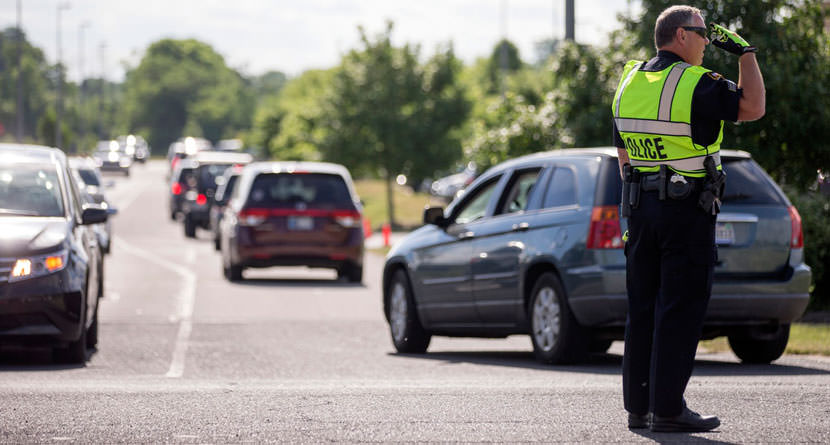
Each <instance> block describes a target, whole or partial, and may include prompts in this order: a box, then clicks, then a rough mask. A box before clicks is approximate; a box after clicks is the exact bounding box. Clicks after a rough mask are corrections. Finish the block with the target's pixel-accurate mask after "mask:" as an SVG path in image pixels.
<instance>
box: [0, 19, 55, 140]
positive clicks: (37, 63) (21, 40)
mask: <svg viewBox="0 0 830 445" xmlns="http://www.w3.org/2000/svg"><path fill="white" fill-rule="evenodd" d="M19 44H22V53H21V67H20V70H19V71H18V65H17V55H18V48H19V47H18V45H19ZM51 71H52V67H50V66H49V64H48V63H47V62H46V59H45V57H44V55H43V51H42V50H41V49H40V48H37V47H35V46H32V45H31V43H29V41H28V40H27V39H26V34H25V32H23V31H22V30H18V29H17V28H16V27H12V28H6V29H4V30H3V31H2V32H0V123H2V125H3V127H4V128H5V133H6V134H5V136H4V137H5V139H8V140H11V139H13V138H14V135H15V129H16V127H17V80H18V78H19V77H22V80H23V82H22V86H23V125H24V128H23V135H24V138H25V139H29V140H36V139H37V134H38V121H39V120H40V118H41V116H42V115H43V114H44V113H45V112H46V110H47V109H49V108H51V107H54V96H53V93H52V91H53V89H52V85H51V84H50V79H49V75H50V73H51ZM52 120H53V122H54V116H53V117H52ZM52 128H54V123H53V124H52ZM51 139H54V133H53V136H52V138H51ZM45 142H46V141H41V143H45Z"/></svg>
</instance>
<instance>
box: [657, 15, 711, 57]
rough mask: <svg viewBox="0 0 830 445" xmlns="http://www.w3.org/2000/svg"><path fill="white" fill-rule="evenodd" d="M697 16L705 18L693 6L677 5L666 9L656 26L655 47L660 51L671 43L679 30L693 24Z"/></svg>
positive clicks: (658, 18)
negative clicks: (693, 19)
mask: <svg viewBox="0 0 830 445" xmlns="http://www.w3.org/2000/svg"><path fill="white" fill-rule="evenodd" d="M695 14H700V16H701V17H702V16H703V14H702V13H701V12H700V9H698V8H695V7H693V6H685V5H675V6H671V7H668V8H666V10H664V11H663V12H661V13H660V16H659V17H657V22H656V23H655V24H654V46H655V47H657V49H660V48H661V47H663V46H666V45H668V44H669V43H671V42H672V40H674V34H675V31H676V30H677V28H679V27H681V26H688V25H689V24H691V23H692V18H693V17H694V16H695Z"/></svg>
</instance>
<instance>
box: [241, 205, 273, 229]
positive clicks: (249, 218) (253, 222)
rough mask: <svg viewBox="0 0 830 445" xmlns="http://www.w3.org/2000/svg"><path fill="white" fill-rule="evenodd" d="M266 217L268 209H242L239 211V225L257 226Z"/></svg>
mask: <svg viewBox="0 0 830 445" xmlns="http://www.w3.org/2000/svg"><path fill="white" fill-rule="evenodd" d="M267 217H268V209H242V210H240V211H239V217H238V220H239V225H240V226H258V225H260V224H262V223H264V222H265V219H266V218H267Z"/></svg>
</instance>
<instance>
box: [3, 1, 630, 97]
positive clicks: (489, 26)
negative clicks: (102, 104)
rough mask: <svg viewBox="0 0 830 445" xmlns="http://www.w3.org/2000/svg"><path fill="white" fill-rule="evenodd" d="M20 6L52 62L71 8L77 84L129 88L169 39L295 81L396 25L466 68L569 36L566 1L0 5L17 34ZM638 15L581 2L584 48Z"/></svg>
mask: <svg viewBox="0 0 830 445" xmlns="http://www.w3.org/2000/svg"><path fill="white" fill-rule="evenodd" d="M18 2H19V3H20V4H21V12H22V27H23V30H24V31H25V32H26V35H27V38H28V39H29V40H30V41H31V42H33V43H34V44H35V45H37V46H38V47H40V48H42V49H43V50H44V52H45V55H46V58H47V60H48V61H49V62H50V63H54V62H55V61H56V60H57V50H56V49H57V47H58V45H57V28H58V5H59V4H60V5H66V6H68V8H66V9H63V8H62V9H61V12H60V28H61V41H62V44H61V48H62V51H61V54H62V60H63V61H64V63H65V64H66V66H67V68H68V77H69V79H70V80H77V79H78V78H79V76H80V75H81V73H83V75H84V77H100V76H101V75H102V73H103V76H105V77H106V78H107V79H109V80H114V81H122V80H123V78H124V72H125V68H126V67H134V66H137V65H138V63H139V62H140V60H141V56H142V55H143V53H144V51H145V50H146V49H147V47H148V46H149V45H150V44H151V43H153V42H155V41H158V40H160V39H163V38H175V39H184V38H195V39H198V40H200V41H203V42H205V43H208V44H210V45H211V46H212V47H213V48H214V49H215V50H216V51H217V52H219V53H220V54H221V55H222V56H224V57H225V62H226V63H227V64H228V65H229V66H230V67H232V68H234V69H236V70H239V71H240V72H242V73H243V74H246V75H258V74H262V73H264V72H266V71H269V70H276V71H282V72H284V73H286V74H288V75H290V76H295V75H298V74H300V73H302V72H303V71H305V70H307V69H315V68H330V67H333V66H335V65H337V64H338V63H339V61H340V58H341V56H342V55H343V54H345V53H346V52H348V51H349V50H351V49H354V48H358V47H359V34H358V31H357V27H358V26H363V27H364V28H365V29H366V30H367V33H368V34H369V35H370V36H373V35H376V34H378V33H380V32H382V31H383V30H384V28H385V23H386V21H387V20H391V21H393V22H394V24H395V27H394V30H393V33H392V41H393V43H394V44H396V45H403V44H404V43H413V44H420V46H421V55H422V56H424V57H426V56H429V55H431V54H433V53H434V52H435V51H436V48H437V47H438V46H439V45H445V44H446V43H448V42H452V44H453V49H454V51H455V54H456V56H458V57H459V58H461V59H462V60H463V61H464V62H465V63H470V62H473V61H474V60H475V59H476V58H478V57H486V56H488V55H489V54H490V52H491V51H492V49H493V47H494V46H495V44H496V43H497V42H498V41H499V40H500V39H501V38H502V36H505V35H506V36H507V38H508V39H509V40H510V41H512V42H513V43H514V44H516V46H517V47H518V48H519V51H520V55H521V57H522V59H523V60H525V61H527V62H531V61H534V60H535V56H536V53H535V50H534V44H535V43H536V42H538V41H540V40H543V39H547V38H551V37H555V38H562V37H564V34H565V30H564V28H565V25H564V23H565V0H297V1H289V0H0V28H6V27H9V26H15V24H16V23H17V5H18ZM638 11H639V1H638V0H575V15H576V27H575V35H576V41H577V42H580V43H588V44H604V43H605V42H606V41H607V34H608V32H610V31H612V30H613V29H616V28H618V27H619V23H618V21H617V14H618V13H627V12H633V13H637V12H638ZM82 43H83V45H82Z"/></svg>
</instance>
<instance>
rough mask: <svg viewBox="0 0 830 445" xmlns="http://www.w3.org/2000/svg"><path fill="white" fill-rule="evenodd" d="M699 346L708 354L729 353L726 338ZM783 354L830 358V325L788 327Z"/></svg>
mask: <svg viewBox="0 0 830 445" xmlns="http://www.w3.org/2000/svg"><path fill="white" fill-rule="evenodd" d="M700 346H701V348H703V349H704V350H706V351H708V352H725V351H729V343H728V342H727V340H726V337H718V338H716V339H714V340H706V341H702V342H700ZM784 353H785V354H808V355H827V356H830V325H828V324H813V323H794V324H793V325H792V326H791V327H790V341H789V343H787V350H786V351H785V352H784Z"/></svg>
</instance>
